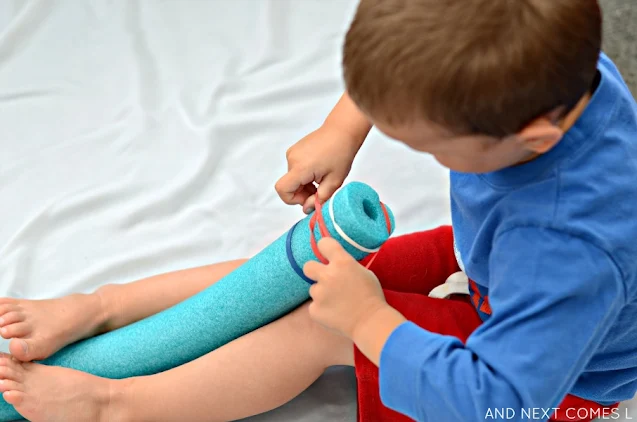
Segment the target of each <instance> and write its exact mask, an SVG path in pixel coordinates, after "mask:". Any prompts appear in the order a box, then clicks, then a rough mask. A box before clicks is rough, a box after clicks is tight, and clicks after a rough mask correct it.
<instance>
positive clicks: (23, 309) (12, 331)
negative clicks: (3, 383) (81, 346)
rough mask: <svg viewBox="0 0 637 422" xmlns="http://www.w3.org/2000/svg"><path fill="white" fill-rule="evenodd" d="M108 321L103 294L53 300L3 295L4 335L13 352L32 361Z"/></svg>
mask: <svg viewBox="0 0 637 422" xmlns="http://www.w3.org/2000/svg"><path fill="white" fill-rule="evenodd" d="M104 323H105V313H104V310H103V308H102V304H101V300H100V297H99V296H98V295H96V294H93V295H80V294H76V295H70V296H65V297H63V298H60V299H51V300H19V299H11V298H2V299H0V335H1V336H2V337H4V338H5V339H12V340H11V342H10V343H9V350H10V351H11V354H12V355H13V356H14V357H15V358H17V359H18V360H21V361H24V362H29V361H32V360H42V359H46V358H47V357H49V356H51V355H52V354H54V353H55V352H57V351H58V350H60V349H61V348H63V347H64V346H66V345H68V344H71V343H74V342H76V341H78V340H81V339H83V338H87V337H90V336H93V335H96V334H98V332H99V331H100V329H101V327H102V325H103V324H104Z"/></svg>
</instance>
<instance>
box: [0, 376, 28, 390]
mask: <svg viewBox="0 0 637 422" xmlns="http://www.w3.org/2000/svg"><path fill="white" fill-rule="evenodd" d="M23 387H24V386H23V385H22V383H20V382H17V381H13V380H3V379H0V393H6V392H7V391H22V389H23Z"/></svg>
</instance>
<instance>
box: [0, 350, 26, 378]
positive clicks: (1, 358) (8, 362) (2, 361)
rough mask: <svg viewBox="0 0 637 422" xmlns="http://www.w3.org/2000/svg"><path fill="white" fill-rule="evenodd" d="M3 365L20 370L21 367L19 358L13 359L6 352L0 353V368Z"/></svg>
mask: <svg viewBox="0 0 637 422" xmlns="http://www.w3.org/2000/svg"><path fill="white" fill-rule="evenodd" d="M3 367H7V368H11V369H13V370H15V371H21V370H22V369H23V368H22V363H21V362H20V361H19V360H16V359H14V358H13V357H12V356H11V355H9V354H6V353H2V354H1V355H0V369H1V368H3ZM0 378H2V377H0Z"/></svg>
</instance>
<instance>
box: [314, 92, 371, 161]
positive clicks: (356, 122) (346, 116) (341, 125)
mask: <svg viewBox="0 0 637 422" xmlns="http://www.w3.org/2000/svg"><path fill="white" fill-rule="evenodd" d="M323 126H329V127H333V128H335V129H338V130H339V131H341V132H343V133H347V134H349V135H350V137H351V139H352V140H353V142H354V143H355V147H356V149H357V150H358V149H359V148H360V147H361V145H362V144H363V142H364V141H365V138H366V137H367V135H368V134H369V131H370V130H371V129H372V124H371V123H370V122H369V119H368V118H367V116H365V115H364V114H363V113H362V112H361V111H360V110H359V109H358V107H356V105H355V104H354V102H353V101H352V99H351V98H350V97H349V94H348V93H347V92H344V93H343V95H342V96H341V98H340V99H339V100H338V102H337V103H336V105H335V106H334V108H333V109H332V111H331V112H330V114H328V116H327V118H326V119H325V122H324V123H323Z"/></svg>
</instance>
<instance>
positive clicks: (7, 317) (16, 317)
mask: <svg viewBox="0 0 637 422" xmlns="http://www.w3.org/2000/svg"><path fill="white" fill-rule="evenodd" d="M23 321H24V314H23V313H22V312H19V311H12V312H7V313H6V314H4V315H3V316H2V317H0V327H4V326H7V325H9V324H15V323H16V322H23Z"/></svg>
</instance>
